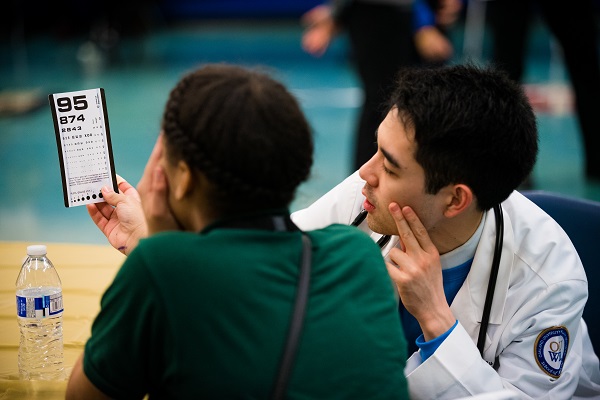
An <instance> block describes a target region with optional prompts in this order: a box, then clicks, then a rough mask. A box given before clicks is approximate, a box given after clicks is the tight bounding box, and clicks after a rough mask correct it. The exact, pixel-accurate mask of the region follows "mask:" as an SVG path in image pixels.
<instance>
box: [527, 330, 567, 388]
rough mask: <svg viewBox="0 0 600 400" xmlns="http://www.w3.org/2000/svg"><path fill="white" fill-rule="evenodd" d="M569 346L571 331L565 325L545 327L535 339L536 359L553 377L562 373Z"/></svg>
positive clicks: (542, 368) (543, 369)
mask: <svg viewBox="0 0 600 400" xmlns="http://www.w3.org/2000/svg"><path fill="white" fill-rule="evenodd" d="M568 348H569V331H568V330H567V328H565V327H564V326H553V327H552V328H548V329H544V330H543V331H542V332H541V333H540V334H539V335H538V337H537V339H536V340H535V349H534V351H535V359H536V361H537V363H538V365H539V367H540V368H541V370H542V371H544V372H545V373H547V374H548V375H550V376H551V377H553V378H558V377H560V374H561V372H562V369H563V365H564V363H565V358H566V357H567V350H568Z"/></svg>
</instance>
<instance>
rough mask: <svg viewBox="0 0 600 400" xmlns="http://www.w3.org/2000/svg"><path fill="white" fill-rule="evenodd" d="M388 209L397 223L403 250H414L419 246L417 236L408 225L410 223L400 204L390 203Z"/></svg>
mask: <svg viewBox="0 0 600 400" xmlns="http://www.w3.org/2000/svg"><path fill="white" fill-rule="evenodd" d="M388 209H389V211H390V214H391V215H392V217H393V218H394V221H395V222H396V228H397V229H398V237H399V238H400V241H401V242H402V246H403V248H404V249H405V250H406V251H408V250H410V249H414V248H415V247H416V246H418V245H419V242H418V241H417V239H416V238H415V235H414V234H413V232H412V230H411V228H410V225H409V224H408V221H407V220H406V218H404V215H403V214H402V210H401V209H400V206H399V205H398V203H390V205H389V206H388Z"/></svg>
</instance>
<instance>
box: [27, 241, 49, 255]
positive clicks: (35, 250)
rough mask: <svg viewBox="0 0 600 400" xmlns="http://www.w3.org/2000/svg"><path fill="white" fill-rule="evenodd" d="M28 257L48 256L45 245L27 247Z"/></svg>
mask: <svg viewBox="0 0 600 400" xmlns="http://www.w3.org/2000/svg"><path fill="white" fill-rule="evenodd" d="M27 255H28V256H45V255H46V245H45V244H34V245H31V246H27Z"/></svg>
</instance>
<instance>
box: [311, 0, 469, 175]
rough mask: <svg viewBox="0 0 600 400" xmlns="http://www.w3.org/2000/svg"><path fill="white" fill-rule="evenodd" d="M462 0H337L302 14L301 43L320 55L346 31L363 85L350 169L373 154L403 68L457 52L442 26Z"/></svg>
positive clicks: (451, 18) (454, 15) (435, 61)
mask: <svg viewBox="0 0 600 400" xmlns="http://www.w3.org/2000/svg"><path fill="white" fill-rule="evenodd" d="M460 1H461V0H439V1H436V2H435V3H431V2H430V3H428V2H426V0H334V1H332V2H331V3H325V4H322V5H318V6H316V7H314V8H313V9H311V10H309V11H308V12H306V13H305V14H304V15H303V16H302V23H303V24H304V25H305V26H306V30H305V32H304V34H303V37H302V48H303V49H304V50H305V51H306V52H308V53H310V54H312V55H314V56H321V55H322V54H323V53H325V51H326V50H327V48H328V46H329V44H330V42H331V41H332V40H333V39H334V38H335V37H336V36H337V35H338V34H340V33H341V32H347V33H348V36H349V42H350V47H351V58H352V62H353V64H354V65H355V67H356V70H357V73H358V77H359V79H360V82H361V86H362V89H363V95H364V98H363V104H362V106H361V110H360V117H359V121H358V124H357V127H356V132H355V135H354V139H355V140H354V154H353V164H352V170H353V171H354V170H357V169H358V168H360V166H361V165H363V164H364V163H365V162H366V161H367V160H369V159H370V158H371V156H373V154H374V153H375V149H376V147H375V145H374V143H375V139H374V138H375V136H374V135H375V130H376V129H377V127H378V126H379V123H380V122H381V121H382V120H383V117H384V116H385V115H384V108H383V105H384V103H385V101H386V100H387V99H388V97H389V94H390V90H391V87H392V84H393V82H394V77H395V75H396V73H397V72H398V70H399V69H401V68H404V67H409V66H416V65H423V64H427V63H430V64H440V63H444V62H445V61H447V60H449V59H450V58H451V57H452V54H453V47H452V43H451V42H450V40H449V39H448V38H447V36H446V35H445V34H444V31H443V29H444V27H448V26H450V25H452V24H453V23H454V21H455V20H456V18H457V16H458V13H459V11H460V8H461V3H460Z"/></svg>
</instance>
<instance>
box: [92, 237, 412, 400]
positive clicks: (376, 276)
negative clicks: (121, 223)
mask: <svg viewBox="0 0 600 400" xmlns="http://www.w3.org/2000/svg"><path fill="white" fill-rule="evenodd" d="M308 234H309V236H310V238H311V240H312V248H313V254H312V273H311V286H310V297H309V300H308V305H307V314H306V319H305V324H304V330H303V331H302V335H301V338H300V342H299V348H298V352H297V356H296V361H295V363H294V366H293V370H292V374H291V378H290V383H289V386H288V392H287V393H288V398H294V399H309V398H311V399H332V398H336V399H341V398H353V399H392V398H395V399H403V398H408V394H407V384H406V379H405V377H404V373H403V370H404V365H405V360H406V351H405V349H406V342H405V339H404V335H403V332H402V326H401V323H400V320H399V317H398V314H397V302H396V299H395V295H394V289H393V284H392V282H391V280H390V278H389V276H388V274H387V271H386V268H385V265H384V262H383V259H382V258H381V254H380V252H379V248H378V247H377V245H376V244H375V243H374V242H373V241H372V240H371V239H370V238H369V237H368V236H367V235H365V234H364V233H362V232H360V231H359V230H358V229H356V228H354V227H349V226H344V225H333V226H330V227H328V228H325V229H321V230H316V231H310V232H308ZM301 255H302V240H301V233H300V232H298V231H292V232H275V231H268V230H258V229H231V228H219V227H214V228H211V229H207V230H205V231H203V232H202V233H200V234H194V233H185V232H168V233H161V234H158V235H155V236H152V237H150V238H148V239H145V240H142V241H141V242H140V243H139V245H138V247H137V248H136V249H135V250H134V251H133V252H132V253H131V255H130V256H129V257H128V258H127V259H126V261H125V263H124V264H123V266H122V267H121V269H120V270H119V272H118V274H117V276H116V277H115V280H114V282H113V283H112V285H111V286H110V287H109V288H108V290H107V291H106V293H105V294H104V296H103V298H102V303H101V305H102V308H101V311H100V313H99V315H98V316H97V317H96V320H95V321H94V324H93V326H92V336H91V338H90V339H89V341H88V342H87V344H86V347H85V357H84V371H85V374H86V376H87V377H88V378H89V379H90V380H91V382H92V383H93V384H94V385H95V386H96V387H98V388H99V389H100V390H101V391H103V392H104V393H105V394H107V395H109V396H114V397H116V398H124V397H137V398H141V397H143V396H144V394H146V393H149V394H150V397H151V398H153V397H156V398H186V399H190V398H247V399H250V398H268V396H269V394H270V393H271V390H272V387H273V384H274V380H275V377H276V375H277V368H278V366H279V362H280V358H281V355H282V352H283V348H284V343H285V340H286V337H287V332H288V329H289V324H290V319H291V313H292V308H293V303H294V299H295V294H296V288H297V278H298V273H299V264H300V260H301Z"/></svg>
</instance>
